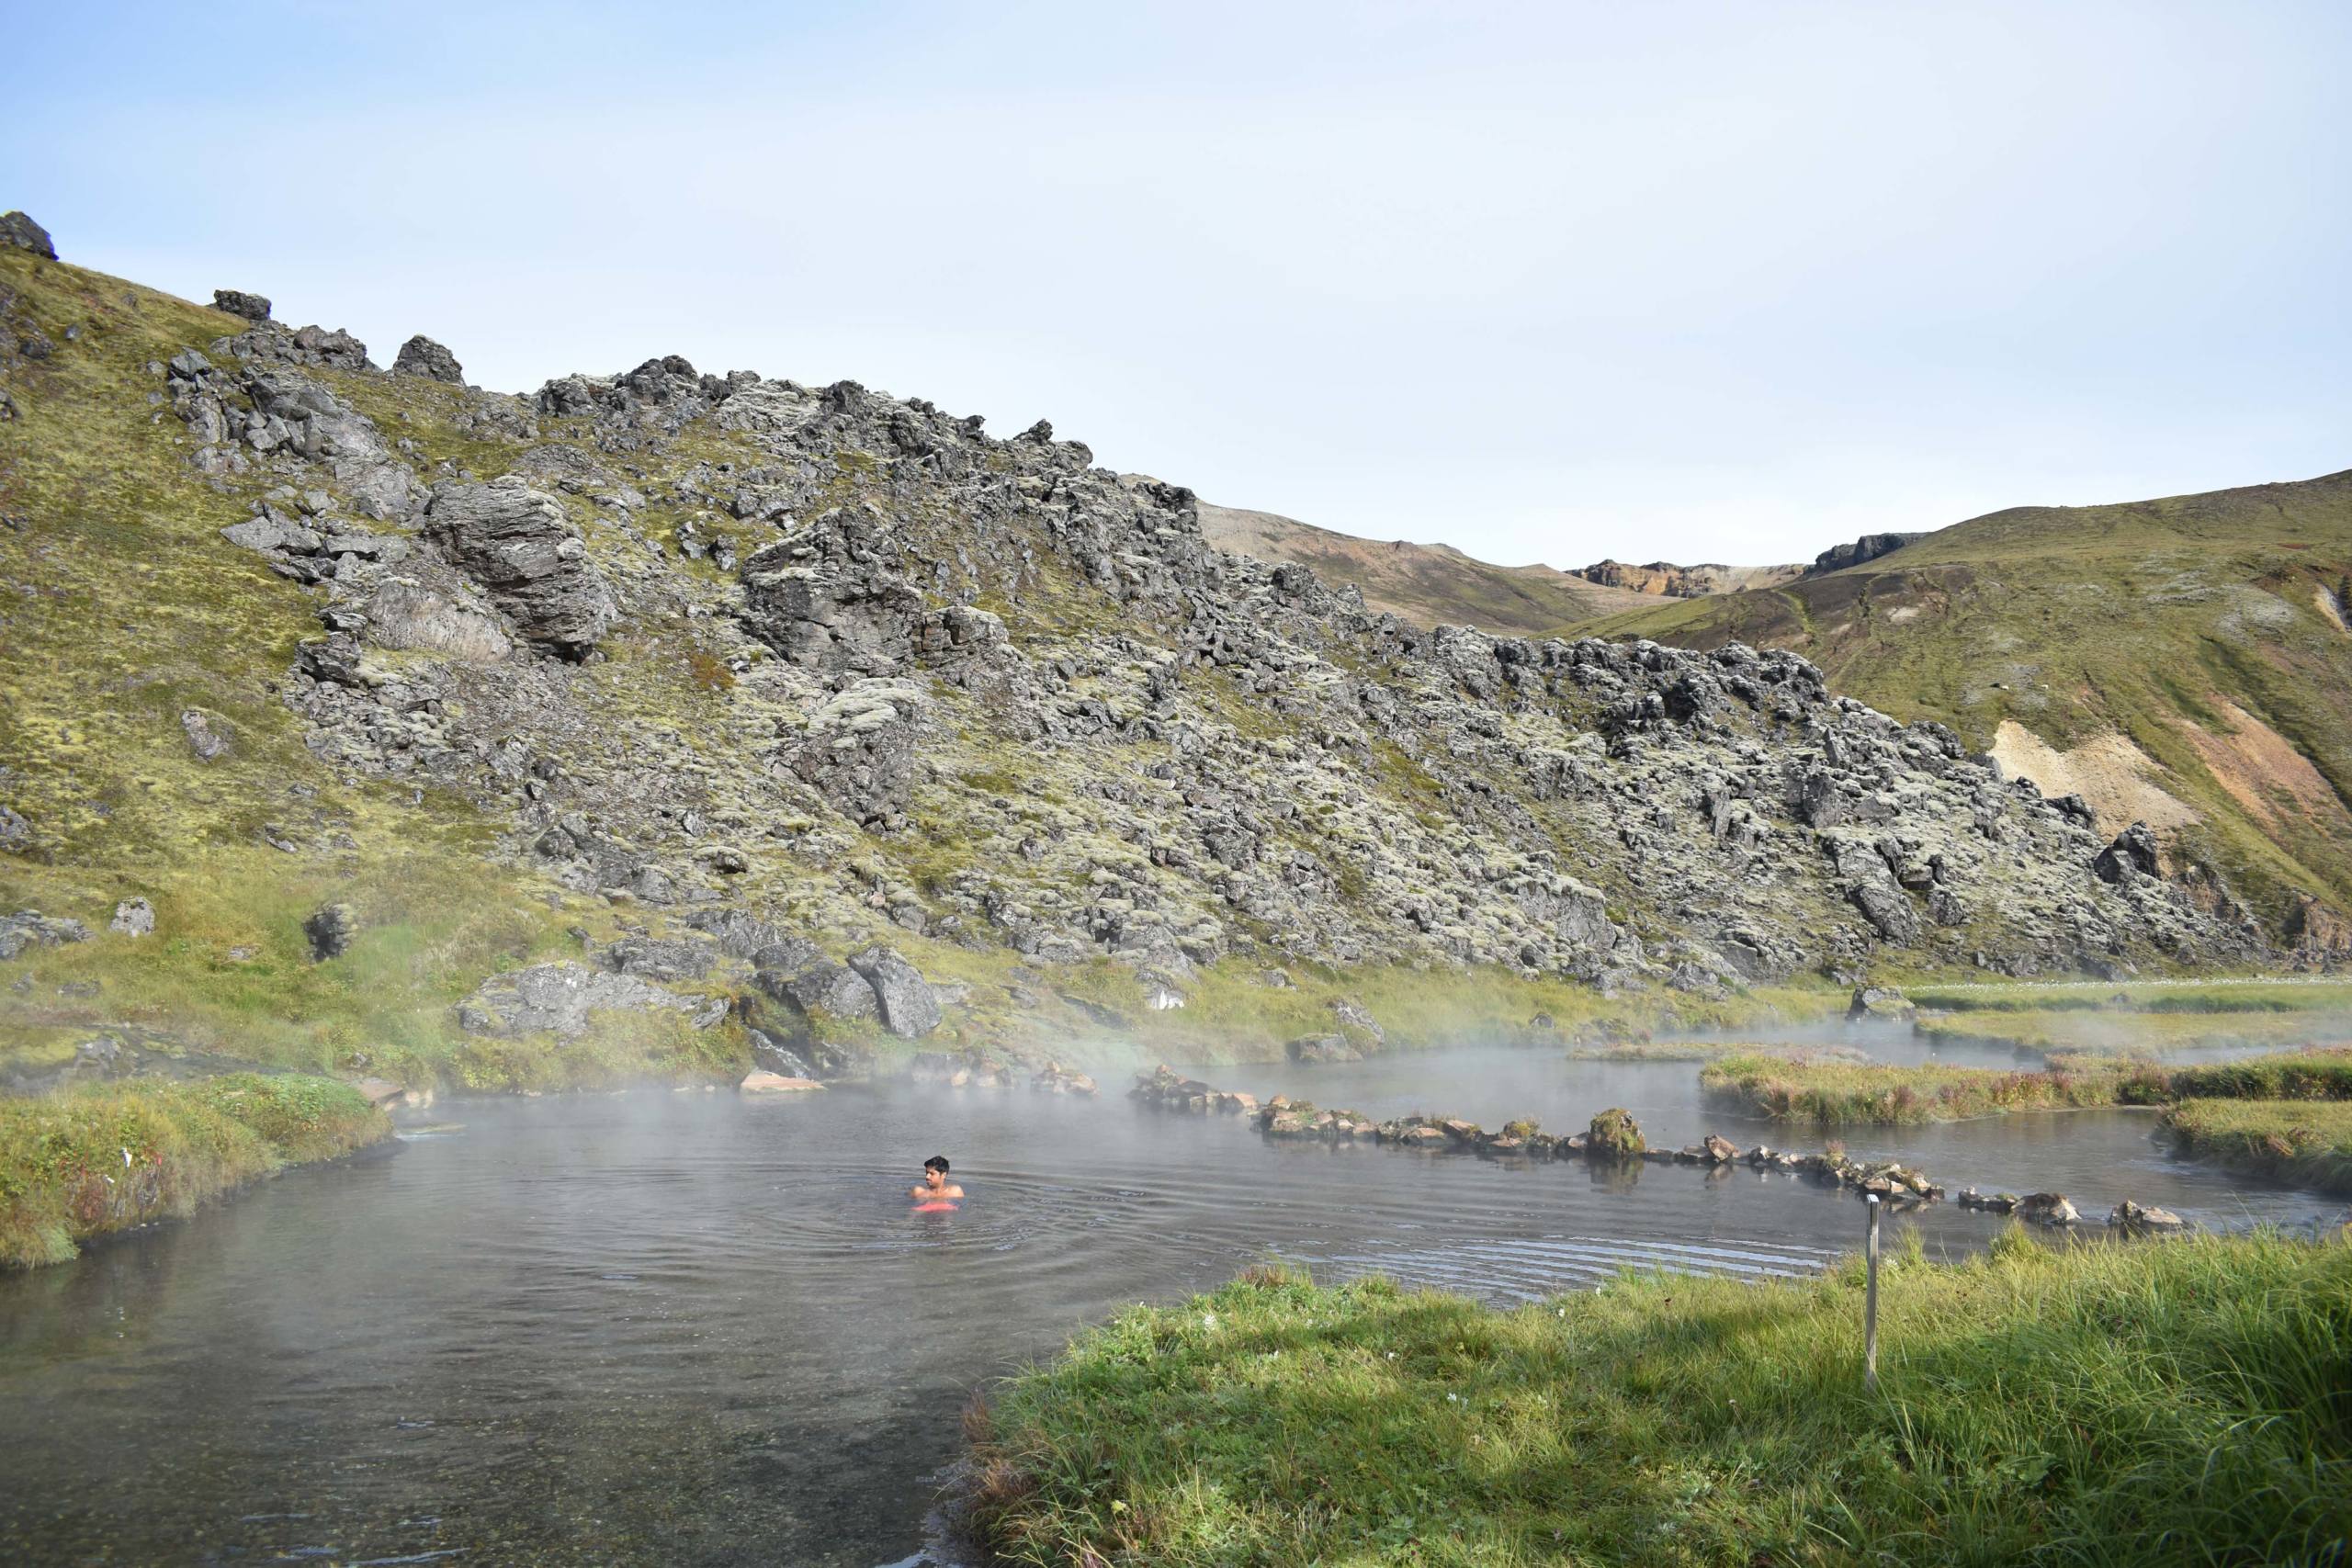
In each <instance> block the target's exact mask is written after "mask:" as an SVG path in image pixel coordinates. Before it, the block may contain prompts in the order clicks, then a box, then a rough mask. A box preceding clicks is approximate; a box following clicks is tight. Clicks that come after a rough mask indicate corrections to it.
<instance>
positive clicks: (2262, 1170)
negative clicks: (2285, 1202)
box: [2164, 1100, 2352, 1193]
mask: <svg viewBox="0 0 2352 1568" xmlns="http://www.w3.org/2000/svg"><path fill="white" fill-rule="evenodd" d="M2164 1127H2165V1131H2166V1132H2167V1133H2169V1134H2171V1136H2172V1138H2173V1140H2174V1142H2175V1143H2176V1144H2177V1145H2179V1146H2180V1148H2181V1149H2182V1151H2183V1152H2185V1153H2188V1154H2192V1155H2195V1156H2198V1157H2199V1158H2200V1159H2210V1160H2212V1161H2215V1162H2216V1163H2218V1164H2221V1165H2225V1166H2227V1167H2229V1168H2231V1169H2233V1170H2242V1171H2246V1172H2249V1173H2251V1174H2253V1175H2256V1176H2265V1177H2268V1178H2270V1179H2273V1180H2277V1181H2286V1182H2291V1183H2293V1184H2294V1185H2296V1186H2298V1187H2308V1188H2312V1189H2313V1190H2317V1191H2321V1192H2343V1193H2352V1103H2346V1101H2344V1100H2183V1101H2182V1102H2181V1103H2180V1104H2178V1105H2176V1106H2174V1107H2172V1108H2171V1109H2170V1110H2168V1111H2165V1114H2164Z"/></svg>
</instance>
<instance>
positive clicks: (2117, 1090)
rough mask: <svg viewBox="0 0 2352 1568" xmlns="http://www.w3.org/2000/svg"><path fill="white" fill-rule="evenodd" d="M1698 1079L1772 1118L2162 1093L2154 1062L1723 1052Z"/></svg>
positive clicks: (2022, 1106)
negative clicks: (1979, 1063)
mask: <svg viewBox="0 0 2352 1568" xmlns="http://www.w3.org/2000/svg"><path fill="white" fill-rule="evenodd" d="M1699 1084H1700V1087H1701V1088H1702V1089H1703V1090H1705V1091H1706V1092H1707V1093H1709V1094H1711V1095H1714V1096H1717V1097H1718V1098H1721V1099H1724V1100H1731V1101H1736V1103H1737V1104H1738V1105H1739V1106H1740V1107H1741V1108H1742V1109H1745V1110H1750V1111H1760V1112H1762V1113H1763V1114H1765V1115H1767V1116H1770V1117H1772V1118H1774V1119H1775V1120H1778V1121H1783V1122H1819V1123H1822V1124H1824V1125H1833V1126H1834V1125H1840V1124H1845V1123H1855V1122H1878V1123H1898V1124H1900V1123H1918V1122H1956V1121H1961V1120H1962V1119H1964V1118H1967V1117H1971V1116H1989V1115H1996V1114H1999V1113H2001V1112H2005V1111H2055V1110H2067V1109H2073V1108H2078V1107H2083V1106H2093V1105H2114V1104H2118V1103H2146V1102H2148V1101H2149V1100H2155V1099H2161V1098H2162V1097H2163V1085H2162V1074H2161V1073H2159V1072H2157V1071H2156V1070H2154V1069H2153V1068H2129V1067H2126V1068H2111V1069H2101V1070H2096V1071H2089V1072H2080V1073H2067V1072H2040V1073H2029V1072H2003V1071H2001V1070H2000V1069H1998V1068H1996V1067H1947V1066H1932V1065H1929V1066H1911V1067H1888V1066H1851V1065H1848V1064H1844V1063H1805V1062H1792V1061H1790V1060H1788V1059H1787V1058H1785V1057H1781V1056H1765V1055H1740V1056H1726V1057H1724V1058H1723V1059H1722V1060H1720V1061H1716V1062H1712V1063H1710V1064H1708V1066H1705V1067H1704V1068H1702V1069H1701V1071H1700V1074H1699Z"/></svg>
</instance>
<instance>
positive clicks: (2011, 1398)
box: [968, 1230, 2352, 1568]
mask: <svg viewBox="0 0 2352 1568" xmlns="http://www.w3.org/2000/svg"><path fill="white" fill-rule="evenodd" d="M1882 1291H1883V1299H1882V1304H1881V1314H1880V1316H1881V1332H1882V1339H1881V1346H1880V1360H1879V1366H1880V1376H1881V1385H1880V1388H1879V1390H1878V1391H1877V1392H1875V1393H1873V1392H1871V1391H1870V1390H1868V1389H1866V1388H1865V1387H1864V1386H1863V1384H1862V1380H1861V1371H1860V1359H1861V1357H1860V1351H1861V1345H1860V1340H1861V1306H1862V1301H1861V1298H1862V1292H1861V1290H1860V1279H1859V1271H1858V1270H1857V1269H1853V1268H1851V1267H1847V1268H1843V1269H1837V1270H1833V1271H1832V1272H1831V1273H1829V1274H1828V1275H1826V1276H1823V1277H1818V1278H1812V1279H1806V1280H1784V1281H1773V1282H1770V1283H1767V1284H1760V1285H1759V1284H1747V1283H1741V1282H1738V1281H1734V1280H1715V1279H1691V1278H1675V1277H1666V1276H1653V1277H1646V1278H1625V1279H1621V1280H1618V1281H1617V1282H1614V1283H1612V1284H1611V1285H1609V1286H1607V1287H1606V1288H1604V1289H1602V1290H1601V1291H1600V1292H1586V1293H1578V1294H1575V1295H1570V1296H1565V1297H1562V1298H1560V1299H1558V1300H1557V1301H1555V1302H1553V1303H1544V1304H1541V1305H1532V1306H1528V1307H1524V1308H1521V1309H1519V1310H1516V1311H1510V1312H1502V1311H1496V1310H1493V1309H1489V1308H1486V1307H1482V1306H1479V1305H1476V1304H1475V1303H1470V1302H1467V1301H1464V1300H1461V1299H1459V1298H1455V1297H1449V1296H1442V1295H1433V1294H1420V1293H1408V1292H1403V1291H1401V1290H1399V1289H1398V1288H1397V1287H1396V1286H1394V1285H1392V1284H1389V1283H1387V1282H1385V1281H1383V1280H1366V1281H1363V1282H1360V1283H1356V1284H1351V1285H1346V1286H1341V1287H1340V1288H1337V1289H1329V1288H1321V1287H1317V1286H1315V1285H1312V1284H1310V1283H1308V1282H1306V1280H1303V1279H1299V1278H1296V1277H1294V1276H1290V1275H1287V1274H1284V1273H1283V1272H1280V1271H1275V1270H1257V1271H1253V1272H1252V1274H1250V1275H1249V1276H1246V1277H1245V1278H1244V1279H1243V1280H1241V1281H1238V1282H1237V1283H1235V1284H1232V1285H1229V1286H1227V1288H1225V1289H1224V1290H1222V1291H1219V1292H1216V1293H1215V1294H1213V1295H1207V1296H1203V1297H1198V1298H1195V1299H1194V1300H1193V1301H1191V1302H1189V1303H1185V1304H1183V1305H1182V1306H1175V1307H1169V1308H1148V1307H1137V1308H1135V1309H1132V1310H1130V1311H1128V1312H1125V1313H1123V1314H1120V1315H1119V1316H1118V1317H1116V1318H1115V1319H1114V1320H1113V1321H1112V1322H1110V1323H1109V1324H1107V1325H1103V1326H1102V1327H1101V1328H1099V1329H1096V1330H1094V1331H1091V1332H1090V1333H1088V1334H1086V1335H1084V1336H1082V1337H1080V1338H1079V1339H1078V1340H1077V1341H1076V1342H1075V1343H1073V1344H1072V1345H1071V1346H1070V1347H1069V1349H1068V1350H1067V1351H1066V1352H1065V1353H1064V1354H1063V1355H1062V1356H1061V1357H1059V1358H1058V1359H1056V1360H1055V1361H1053V1362H1052V1363H1050V1364H1048V1365H1046V1366H1043V1367H1040V1368H1037V1369H1035V1370H1033V1371H1029V1372H1027V1373H1025V1374H1023V1375H1022V1376H1020V1377H1018V1378H1015V1379H1013V1380H1012V1381H1011V1382H1009V1383H1007V1384H1005V1385H1004V1386H1003V1387H1002V1388H1001V1389H1000V1390H999V1391H998V1392H997V1393H996V1394H995V1395H994V1397H993V1398H992V1400H991V1401H990V1403H989V1406H988V1407H987V1408H986V1409H985V1410H976V1412H975V1415H974V1416H973V1417H972V1418H971V1420H970V1422H969V1424H968V1425H969V1427H970V1429H971V1432H972V1436H973V1438H974V1447H975V1455H974V1463H973V1467H972V1475H973V1487H974V1493H973V1498H974V1502H973V1511H974V1512H973V1517H974V1521H975V1524H976V1526H977V1528H978V1531H979V1533H980V1534H981V1535H982V1537H983V1538H984V1539H985V1540H987V1541H988V1543H989V1545H990V1546H991V1547H992V1548H993V1549H994V1550H995V1551H998V1552H999V1553H1000V1554H1001V1556H1002V1557H1003V1558H1004V1559H1005V1560H1006V1561H1009V1562H1016V1563H1031V1564H1038V1565H1041V1568H1042V1565H1044V1564H1049V1563H1050V1564H1056V1565H1058V1564H1064V1563H1084V1562H1101V1563H1103V1564H1106V1565H1114V1568H1125V1565H1126V1564H1138V1565H1139V1564H1145V1563H1149V1564H1154V1565H1160V1568H1187V1565H1193V1564H1199V1565H1207V1564H1218V1565H1220V1568H1222V1565H1227V1564H1236V1565H1239V1564H1269V1565H1271V1564H1288V1563H1297V1562H1331V1563H1348V1564H1359V1565H1373V1564H1399V1565H1403V1564H1413V1565H1417V1568H1432V1565H1439V1564H1449V1565H1451V1564H1478V1565H1482V1568H1513V1565H1520V1564H1529V1565H1532V1564H1536V1563H1546V1564H1548V1563H1562V1562H1566V1563H1579V1562H1590V1563H1600V1562H1608V1563H1632V1564H1661V1565H1663V1564H1693V1563H1718V1562H1720V1563H1843V1562H1864V1561H1868V1562H1903V1563H1988V1564H1989V1563H2008V1562H2047V1563H2061V1562H2063V1563H2070V1564H2071V1563H2115V1564H2121V1563H2168V1562H2180V1563H2211V1562H2337V1561H2341V1559H2342V1554H2343V1551H2344V1542H2345V1539H2346V1532H2347V1530H2352V1419H2348V1418H2352V1247H2347V1246H2346V1243H2345V1242H2344V1241H2343V1240H2342V1239H2340V1238H2338V1239H2335V1240H2330V1241H2327V1242H2324V1243H2317V1244H2313V1243H2301V1242H2291V1241H2287V1240H2283V1239H2280V1238H2278V1237H2277V1236H2273V1235H2256V1236H2247V1237H2235V1238H2226V1239H2223V1238H2205V1237H2200V1238H2196V1239H2189V1240H2181V1241H2175V1242H2168V1243H2165V1244H2164V1245H2161V1246H2145V1247H2104V1246H2069V1247H2064V1248H2057V1249H2052V1248H2045V1247H2043V1246H2041V1245H2040V1244H2038V1243H2035V1242H2032V1241H2030V1240H2028V1239H2026V1238H2025V1237H2024V1236H2023V1235H2022V1233H2020V1232H2017V1231H2014V1230H2013V1231H2011V1232H2009V1233H2007V1235H2005V1236H2004V1237H2003V1238H2002V1239H2001V1240H2000V1241H1999V1242H1998V1243H1997V1244H1996V1247H1995V1248H1994V1250H1993V1252H1992V1254H1991V1255H1988V1256H1985V1257H1981V1258H1975V1259H1973V1260H1971V1261H1969V1262H1967V1263H1964V1264H1961V1265H1958V1266H1953V1267H1939V1266H1931V1265H1928V1264H1926V1263H1924V1262H1921V1261H1919V1260H1918V1259H1917V1256H1916V1253H1915V1254H1913V1255H1912V1256H1911V1257H1908V1258H1905V1257H1902V1256H1899V1255H1898V1257H1897V1258H1896V1259H1895V1260H1894V1265H1893V1267H1892V1268H1891V1269H1887V1270H1886V1271H1885V1273H1884V1277H1883V1280H1882Z"/></svg>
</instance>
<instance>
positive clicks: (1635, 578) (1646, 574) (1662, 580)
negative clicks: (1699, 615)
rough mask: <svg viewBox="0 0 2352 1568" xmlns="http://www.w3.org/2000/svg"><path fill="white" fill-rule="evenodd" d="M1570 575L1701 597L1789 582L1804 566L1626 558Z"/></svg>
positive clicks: (1610, 585)
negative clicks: (1642, 561)
mask: <svg viewBox="0 0 2352 1568" xmlns="http://www.w3.org/2000/svg"><path fill="white" fill-rule="evenodd" d="M1574 575H1576V576H1577V577H1581V578H1583V579H1584V580H1585V581H1587V582H1596V583H1600V584H1601V585H1602V586H1604V587H1608V588H1623V589H1629V590H1631V591H1632V592H1635V593H1641V594H1646V595H1649V596H1652V597H1656V598H1666V599H1702V598H1704V597H1705V596H1706V595H1708V594H1710V593H1733V592H1737V591H1739V590H1740V589H1742V588H1777V587H1779V586H1780V585H1781V583H1783V582H1792V581H1795V580H1796V579H1798V578H1800V577H1802V576H1804V568H1803V567H1798V566H1724V565H1723V564H1721V563H1720V562H1715V561H1708V562H1703V563H1702V564H1700V565H1698V566H1677V565H1675V564H1674V563H1673V562H1672V561H1663V560H1654V561H1651V562H1649V563H1648V564H1647V565H1645V566H1634V565H1633V564H1631V563H1630V562H1627V561H1622V560H1601V561H1595V562H1593V563H1592V564H1591V565H1590V566H1581V567H1578V568H1577V569H1576V571H1575V573H1574ZM1631 607H1633V608H1642V607H1644V606H1631Z"/></svg>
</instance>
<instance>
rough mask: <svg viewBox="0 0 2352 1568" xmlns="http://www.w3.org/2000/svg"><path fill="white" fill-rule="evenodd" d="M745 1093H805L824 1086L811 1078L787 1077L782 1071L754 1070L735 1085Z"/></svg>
mask: <svg viewBox="0 0 2352 1568" xmlns="http://www.w3.org/2000/svg"><path fill="white" fill-rule="evenodd" d="M735 1087H736V1088H737V1089H740V1090H741V1091H742V1092H743V1093H745V1094H807V1093H808V1092H809V1091H810V1090H811V1089H823V1088H824V1087H825V1086H824V1085H823V1084H820V1083H819V1082H817V1081H816V1080H815V1079H813V1078H797V1077H787V1076H786V1075H785V1074H783V1073H771V1072H765V1071H761V1072H754V1073H749V1074H746V1075H745V1076H744V1078H743V1081H742V1082H741V1083H740V1084H737V1085H736V1086H735Z"/></svg>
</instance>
